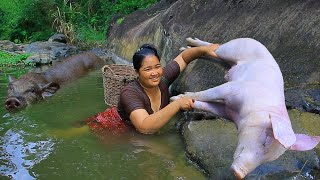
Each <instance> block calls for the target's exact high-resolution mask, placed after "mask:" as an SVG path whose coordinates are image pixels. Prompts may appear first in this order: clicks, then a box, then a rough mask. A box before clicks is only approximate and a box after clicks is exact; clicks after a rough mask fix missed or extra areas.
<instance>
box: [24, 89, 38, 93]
mask: <svg viewBox="0 0 320 180" xmlns="http://www.w3.org/2000/svg"><path fill="white" fill-rule="evenodd" d="M26 92H27V93H35V92H36V89H35V88H30V89H28V90H26Z"/></svg>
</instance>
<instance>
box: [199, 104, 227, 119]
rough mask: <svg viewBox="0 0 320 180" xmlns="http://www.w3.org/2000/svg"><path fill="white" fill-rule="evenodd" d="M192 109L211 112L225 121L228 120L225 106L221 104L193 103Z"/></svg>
mask: <svg viewBox="0 0 320 180" xmlns="http://www.w3.org/2000/svg"><path fill="white" fill-rule="evenodd" d="M194 108H195V109H199V110H203V111H208V112H211V113H213V114H215V115H217V116H219V117H222V118H225V119H230V116H229V115H228V114H227V113H226V106H225V105H224V104H223V103H218V102H202V101H195V102H194Z"/></svg>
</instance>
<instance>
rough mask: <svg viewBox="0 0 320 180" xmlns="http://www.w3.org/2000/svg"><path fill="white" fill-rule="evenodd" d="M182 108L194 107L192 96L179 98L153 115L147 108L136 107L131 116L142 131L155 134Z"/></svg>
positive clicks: (133, 122)
mask: <svg viewBox="0 0 320 180" xmlns="http://www.w3.org/2000/svg"><path fill="white" fill-rule="evenodd" d="M180 109H181V110H191V109H193V100H192V99H191V98H179V99H178V100H176V101H173V102H171V103H170V104H168V105H167V106H166V107H164V108H163V109H161V110H159V111H158V112H156V113H153V114H151V115H149V114H148V112H147V111H146V110H145V109H136V110H134V111H132V112H131V113H130V117H129V118H130V120H131V122H132V124H133V125H134V126H135V128H136V129H137V130H138V131H139V132H140V133H144V134H153V133H155V132H158V131H159V130H160V128H161V127H163V126H164V125H165V124H167V122H168V121H169V120H170V119H171V118H172V117H173V116H174V115H175V114H176V113H177V112H178V111H179V110H180Z"/></svg>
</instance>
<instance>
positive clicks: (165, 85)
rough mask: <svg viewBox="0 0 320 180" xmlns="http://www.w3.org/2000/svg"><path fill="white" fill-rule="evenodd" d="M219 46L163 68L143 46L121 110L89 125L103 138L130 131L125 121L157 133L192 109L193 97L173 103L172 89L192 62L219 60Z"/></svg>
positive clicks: (136, 56)
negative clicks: (181, 112) (180, 113)
mask: <svg viewBox="0 0 320 180" xmlns="http://www.w3.org/2000/svg"><path fill="white" fill-rule="evenodd" d="M189 41H190V42H191V41H192V39H189ZM218 47H219V45H218V44H204V45H203V46H198V47H193V48H188V49H186V50H184V51H183V52H182V53H180V54H179V55H178V56H177V57H176V58H175V59H174V60H173V61H171V62H170V63H169V64H168V65H166V66H165V67H164V68H162V67H161V64H160V58H159V55H158V53H157V50H156V49H155V48H154V47H153V46H151V45H148V44H145V45H142V46H141V48H139V50H138V51H137V52H136V53H135V54H134V55H133V66H134V68H135V70H136V72H137V74H138V78H137V79H136V80H135V81H134V82H132V83H130V84H128V85H127V86H125V87H124V88H123V89H122V91H121V95H120V101H119V105H118V108H116V107H111V108H108V109H106V111H104V112H100V113H98V114H96V115H95V116H92V117H90V118H88V119H87V120H86V121H85V122H86V124H87V125H88V126H89V127H90V129H91V130H92V131H94V132H95V134H97V135H98V136H99V137H100V138H106V137H107V135H110V134H113V135H123V134H124V132H128V130H129V129H131V128H130V126H128V125H127V123H126V122H125V121H128V122H131V124H132V125H133V126H134V127H135V129H136V130H138V131H139V132H140V133H144V134H153V133H156V132H158V131H159V130H160V129H161V127H163V126H164V125H166V124H167V123H168V122H169V120H170V119H171V118H172V117H173V116H174V115H175V114H176V113H177V112H178V111H179V110H191V109H193V100H192V99H191V98H179V99H177V100H175V101H173V102H171V103H170V101H169V98H170V93H169V86H170V85H171V84H172V82H173V81H174V80H175V79H176V78H177V77H178V76H179V74H180V72H182V71H183V70H184V69H185V68H186V66H187V65H188V64H189V63H190V62H191V61H193V60H195V59H197V58H198V57H201V56H210V57H213V58H217V55H216V54H215V50H216V49H218ZM85 130H86V129H85V127H84V128H81V131H80V130H79V128H75V129H74V130H72V131H68V133H64V134H66V136H72V135H73V134H78V133H81V132H82V131H85ZM59 134H61V133H59Z"/></svg>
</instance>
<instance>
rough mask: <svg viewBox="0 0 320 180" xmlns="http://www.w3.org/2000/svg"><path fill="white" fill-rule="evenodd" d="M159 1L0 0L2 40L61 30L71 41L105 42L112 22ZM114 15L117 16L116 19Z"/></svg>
mask: <svg viewBox="0 0 320 180" xmlns="http://www.w3.org/2000/svg"><path fill="white" fill-rule="evenodd" d="M157 1H159V0H144V1H141V0H1V1H0V39H8V40H11V41H14V42H17V43H20V42H23V43H24V42H30V41H38V40H47V39H48V38H49V36H50V35H52V34H53V33H54V32H56V31H58V32H61V33H63V34H65V35H66V36H67V37H68V39H69V42H70V43H83V42H85V41H88V42H89V44H90V43H91V42H98V43H101V42H104V41H105V39H106V37H105V34H107V31H108V29H109V24H110V22H111V21H115V23H117V24H121V23H122V22H123V20H124V19H125V17H126V16H127V15H128V14H130V13H132V12H133V11H136V10H139V9H144V8H147V7H149V6H150V5H152V4H154V3H156V2H157ZM114 17H117V18H116V19H114Z"/></svg>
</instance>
